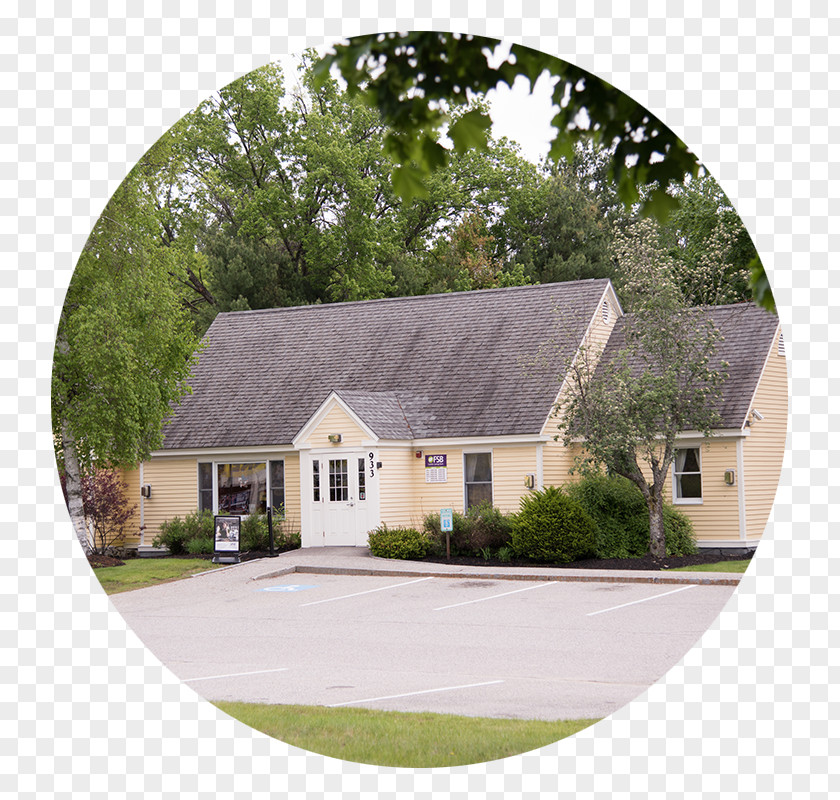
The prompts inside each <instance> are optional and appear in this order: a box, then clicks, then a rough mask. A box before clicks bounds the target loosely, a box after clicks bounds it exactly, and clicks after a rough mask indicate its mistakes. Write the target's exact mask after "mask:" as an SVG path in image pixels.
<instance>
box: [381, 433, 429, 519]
mask: <svg viewBox="0 0 840 800" xmlns="http://www.w3.org/2000/svg"><path fill="white" fill-rule="evenodd" d="M379 460H380V461H381V462H382V469H381V470H379V511H380V520H379V521H380V522H384V523H385V524H386V525H389V526H391V527H395V526H398V525H407V526H412V527H416V528H419V527H421V525H422V522H423V520H422V515H421V514H420V511H419V508H418V506H417V501H416V496H415V490H416V486H415V481H414V475H415V473H416V472H417V470H418V469H422V466H423V460H422V459H419V458H417V457H416V456H415V455H414V450H407V449H391V448H383V449H381V450H380V451H379ZM418 465H419V467H418Z"/></svg>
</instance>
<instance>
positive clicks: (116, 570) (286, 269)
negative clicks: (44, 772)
mask: <svg viewBox="0 0 840 800" xmlns="http://www.w3.org/2000/svg"><path fill="white" fill-rule="evenodd" d="M52 404H53V406H52V407H53V424H54V439H55V442H56V456H57V463H58V468H59V471H60V474H61V479H62V486H63V488H64V492H65V498H66V502H67V507H68V511H69V515H70V518H71V520H72V521H73V524H74V529H75V531H76V535H77V537H78V540H79V545H80V547H82V548H83V549H84V551H85V553H86V555H87V557H88V559H89V561H90V564H91V566H92V567H93V568H94V570H95V575H96V577H97V578H98V579H99V581H100V582H101V584H102V586H103V587H104V588H105V590H106V591H107V592H108V593H109V594H112V595H113V597H112V600H113V604H114V606H115V607H116V608H117V610H118V611H119V612H120V613H121V614H122V616H123V617H124V619H125V620H126V622H127V624H128V625H129V626H130V627H131V628H132V629H133V630H134V631H135V632H136V633H137V634H138V636H139V637H140V638H141V639H142V640H143V642H144V643H145V644H146V645H147V647H148V648H149V649H150V650H151V651H152V652H153V653H154V654H155V656H157V657H158V658H159V659H160V660H161V661H162V662H163V664H165V665H166V666H167V667H168V668H169V669H170V670H171V671H172V672H173V673H174V674H175V675H176V676H177V677H178V678H179V679H180V680H182V681H183V682H184V683H185V684H187V685H188V686H190V687H191V688H193V689H194V690H195V691H196V692H197V693H199V694H200V695H201V696H202V697H204V698H206V699H207V700H209V701H210V702H212V703H213V704H215V705H217V706H219V707H220V708H221V709H222V710H223V711H225V712H226V713H227V714H229V715H231V716H233V717H235V718H237V719H239V720H241V721H243V722H245V723H246V724H247V725H249V726H251V727H252V728H254V729H257V730H259V731H262V732H264V733H266V734H268V735H270V736H272V737H276V738H278V739H281V740H283V741H285V742H287V743H289V744H291V745H295V746H298V747H302V748H305V749H307V750H310V751H312V752H316V753H321V754H325V755H328V756H333V757H336V758H341V759H345V760H347V761H355V762H360V763H369V764H377V765H388V766H399V767H446V766H454V765H463V764H471V763H478V762H485V761H490V760H495V759H500V758H504V757H506V756H512V755H516V754H520V753H524V752H526V751H530V750H534V749H535V748H538V747H541V746H544V745H547V744H549V743H552V742H555V741H557V740H559V739H562V738H564V737H566V736H570V735H573V734H574V733H576V732H577V731H579V730H581V729H583V728H586V727H588V726H590V725H593V724H595V723H597V721H598V720H600V719H603V718H604V717H607V716H609V715H610V714H612V713H613V712H614V711H616V710H617V709H619V708H621V707H622V706H623V705H625V704H627V703H628V702H630V701H631V700H633V699H634V698H636V697H638V696H639V695H640V694H642V693H643V692H644V691H645V690H646V689H647V688H648V687H649V686H651V685H652V684H653V683H655V682H656V681H657V680H659V679H660V678H661V677H662V676H663V675H664V674H665V673H666V672H667V671H668V670H669V669H670V668H671V667H672V666H673V665H675V664H676V663H678V662H679V660H680V659H681V658H682V657H683V655H684V654H685V653H686V652H687V651H688V650H689V649H690V648H691V647H692V646H693V645H694V644H695V642H696V641H697V640H698V639H699V637H700V636H701V635H702V634H703V632H704V631H705V630H706V629H707V628H708V627H709V626H710V625H711V624H712V623H713V622H714V620H715V619H716V618H717V616H718V615H719V613H720V611H721V609H722V608H723V606H724V605H725V604H726V602H727V601H728V599H729V598H730V596H731V595H732V593H733V591H734V590H735V588H736V587H737V585H738V581H739V578H740V576H741V574H742V573H743V572H744V571H745V570H746V569H747V567H748V565H749V562H750V559H751V557H752V556H753V554H754V552H755V550H756V548H757V546H758V545H759V543H760V540H761V537H762V534H763V533H764V529H765V525H766V523H767V520H768V517H769V514H770V510H771V507H772V504H773V501H774V497H775V492H776V487H777V484H778V481H779V475H780V471H781V466H782V458H783V453H784V447H785V435H786V425H787V372H786V362H785V352H784V342H783V340H782V336H781V330H780V326H779V321H778V319H777V317H776V314H775V306H774V302H773V296H772V293H771V291H770V288H769V285H768V283H767V279H766V277H765V273H764V270H763V268H762V265H761V261H760V259H759V257H758V254H757V253H756V250H755V247H754V245H753V243H752V241H751V239H750V236H749V234H748V232H747V230H746V229H745V227H744V225H743V224H742V222H741V220H740V218H739V216H738V214H737V212H736V211H735V209H734V208H733V206H732V204H731V203H730V202H729V200H728V199H727V197H726V195H725V194H724V192H723V191H722V190H721V188H720V186H719V185H718V184H717V183H716V181H715V179H714V178H713V177H712V176H711V175H710V174H709V173H708V172H707V171H706V170H705V169H704V167H703V165H702V164H701V163H699V161H698V160H697V158H696V157H695V156H694V154H693V153H692V152H691V151H690V150H689V149H688V148H687V147H686V145H685V144H684V143H683V142H682V141H681V140H680V139H679V138H678V137H677V136H676V135H675V134H674V132H673V131H671V130H670V129H669V128H668V127H667V126H666V125H665V124H664V123H663V122H662V121H661V120H659V119H657V118H656V117H655V116H653V115H652V114H651V113H649V112H648V111H647V110H645V109H644V108H642V107H641V106H639V105H638V104H637V103H636V102H634V101H633V100H632V99H631V98H629V97H628V96H627V95H625V94H624V93H622V92H621V91H619V90H617V89H616V88H614V87H612V86H610V85H608V84H606V83H604V82H603V81H601V80H600V79H598V78H597V77H595V76H593V75H591V74H590V73H588V72H586V71H584V70H582V69H580V68H578V67H576V66H574V65H573V64H570V63H567V62H564V61H560V60H558V59H556V58H553V57H551V56H549V55H546V54H544V53H541V52H537V51H535V50H531V49H528V48H524V47H521V46H518V45H509V44H504V43H499V42H497V41H492V40H489V39H482V38H479V37H475V36H468V35H458V34H454V33H436V32H414V33H407V34H395V33H387V34H379V35H370V36H362V37H359V38H357V39H352V40H349V41H344V42H342V43H339V44H337V45H335V46H334V47H332V48H329V49H326V50H324V51H322V52H315V51H310V52H307V53H304V54H302V55H300V56H299V57H296V58H289V59H284V60H283V61H282V62H278V63H272V64H269V65H267V66H265V67H263V68H261V69H257V70H255V71H254V72H251V73H249V74H247V75H245V76H243V77H241V78H240V79H238V80H236V81H234V82H233V83H231V84H230V85H228V86H226V87H224V88H222V89H220V90H219V91H218V92H217V93H215V94H214V95H212V96H211V97H209V98H208V99H207V100H205V101H204V102H203V103H202V104H201V105H200V106H199V107H198V108H196V109H195V110H194V111H193V112H191V113H190V114H188V115H187V116H185V117H184V118H183V119H181V120H180V121H179V122H178V123H177V124H176V125H175V126H173V127H172V128H171V129H170V130H169V131H167V133H166V134H165V135H164V136H163V137H161V139H160V140H159V141H158V142H156V143H155V144H154V145H153V146H152V147H151V149H150V150H149V151H148V152H147V153H146V154H145V155H144V156H143V158H142V159H141V160H140V162H139V163H138V164H137V165H136V166H135V167H134V169H133V170H132V171H131V172H130V174H129V175H128V176H127V177H126V179H125V181H124V182H123V183H122V185H121V186H120V187H119V189H118V190H117V192H116V193H115V194H114V196H113V197H112V198H111V200H110V201H109V203H108V205H107V207H106V209H105V211H104V213H103V214H102V216H101V217H100V219H99V221H98V222H97V224H96V226H95V228H94V230H93V231H92V233H91V235H90V238H89V240H88V242H87V244H86V246H85V248H84V251H83V253H82V255H81V258H80V259H79V262H78V265H77V267H76V270H75V274H74V276H73V279H72V282H71V284H70V287H69V289H68V292H67V298H66V301H65V304H64V308H63V312H62V315H61V320H60V324H59V327H58V333H57V340H56V348H55V359H54V371H53V381H52ZM188 577H189V578H190V579H189V580H183V579H184V578H188Z"/></svg>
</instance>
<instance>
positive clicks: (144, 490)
mask: <svg viewBox="0 0 840 800" xmlns="http://www.w3.org/2000/svg"><path fill="white" fill-rule="evenodd" d="M151 496H152V486H151V484H149V483H144V484H143V485H142V486H141V487H140V497H151Z"/></svg>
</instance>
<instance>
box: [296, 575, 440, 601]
mask: <svg viewBox="0 0 840 800" xmlns="http://www.w3.org/2000/svg"><path fill="white" fill-rule="evenodd" d="M431 579H432V577H431V576H429V577H427V578H417V579H416V580H413V581H405V583H392V584H391V585H390V586H381V587H380V588H379V589H368V590H367V591H366V592H354V593H353V594H345V595H342V596H341V597H328V598H327V599H326V600H315V601H314V602H312V603H301V605H300V607H301V608H303V607H304V606H317V605H318V604H319V603H331V602H332V601H333V600H346V599H347V598H348V597H358V596H359V595H362V594H370V593H371V592H384V591H385V590H386V589H399V587H400V586H408V585H409V584H412V583H420V581H430V580H431Z"/></svg>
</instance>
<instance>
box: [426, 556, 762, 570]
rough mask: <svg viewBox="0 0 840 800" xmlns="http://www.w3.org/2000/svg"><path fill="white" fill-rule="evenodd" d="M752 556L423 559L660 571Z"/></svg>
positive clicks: (429, 558) (476, 564) (483, 564)
mask: <svg viewBox="0 0 840 800" xmlns="http://www.w3.org/2000/svg"><path fill="white" fill-rule="evenodd" d="M749 558H751V555H750V554H749V553H748V554H746V555H745V554H738V555H720V554H719V553H703V552H701V553H695V554H694V555H690V556H666V557H665V558H664V559H662V560H661V561H660V560H658V559H656V558H654V557H653V556H652V555H651V554H650V553H648V554H647V555H644V556H641V557H640V558H591V559H586V560H583V561H572V562H570V563H566V564H550V563H545V562H542V561H529V560H524V559H518V560H517V559H514V560H512V561H498V560H496V559H492V558H491V559H489V560H485V559H483V558H481V557H476V556H452V558H450V559H447V558H446V556H427V557H426V558H424V559H422V561H431V562H434V563H437V564H459V565H463V566H467V567H501V568H504V567H552V568H555V569H639V570H645V571H654V572H656V571H658V570H663V569H673V568H674V567H693V566H695V565H697V564H717V563H719V562H721V561H743V560H744V559H749Z"/></svg>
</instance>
